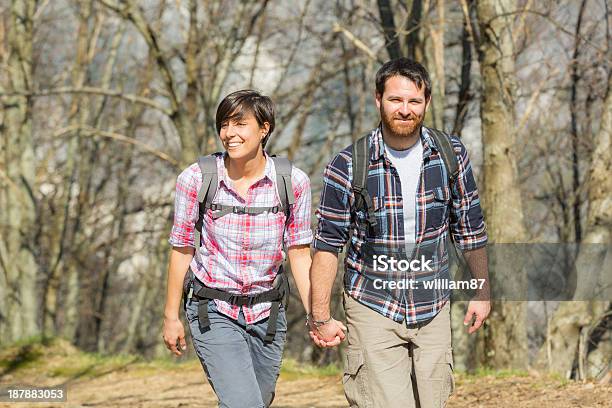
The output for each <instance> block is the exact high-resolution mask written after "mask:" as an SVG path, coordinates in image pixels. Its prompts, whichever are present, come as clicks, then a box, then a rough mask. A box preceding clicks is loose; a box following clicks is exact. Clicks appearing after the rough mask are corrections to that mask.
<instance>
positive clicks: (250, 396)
mask: <svg viewBox="0 0 612 408" xmlns="http://www.w3.org/2000/svg"><path fill="white" fill-rule="evenodd" d="M274 126H275V122H274V105H273V103H272V101H271V100H270V98H269V97H267V96H264V95H261V94H260V93H259V92H257V91H253V90H242V91H237V92H234V93H232V94H230V95H228V96H227V97H225V99H223V101H222V102H221V103H220V105H219V107H218V109H217V114H216V127H217V132H218V133H219V138H220V139H221V142H222V143H223V147H224V148H225V152H219V153H215V154H213V155H210V156H206V157H202V158H200V159H199V160H198V163H195V164H193V165H191V166H189V167H188V168H187V169H185V170H184V171H183V172H182V173H181V175H180V176H179V177H178V180H177V185H176V198H175V216H174V225H173V228H172V233H171V235H170V244H171V245H172V246H173V249H172V253H171V256H170V266H169V272H168V292H167V300H166V309H165V319H164V329H163V337H164V342H165V343H166V346H167V347H168V348H169V349H170V350H171V351H172V352H174V353H175V354H177V355H180V354H181V351H180V350H179V348H181V349H183V350H185V348H186V343H185V332H184V329H183V325H182V323H181V322H180V320H179V319H178V309H179V305H180V299H181V293H185V295H186V296H185V297H186V299H185V302H184V310H185V316H186V319H187V322H188V323H189V329H190V331H191V337H192V341H193V345H194V347H195V351H196V353H197V355H198V357H199V358H200V361H201V363H202V367H203V368H204V371H205V372H206V375H207V377H208V381H209V382H210V384H211V385H212V387H213V389H214V391H215V393H216V394H217V397H218V398H219V405H220V406H223V407H262V406H266V407H267V406H269V405H270V404H271V403H272V400H273V399H274V390H275V387H276V379H277V378H278V374H279V372H280V365H281V359H282V353H283V349H284V346H285V339H286V332H287V320H286V317H285V309H284V306H283V299H284V296H285V295H286V293H287V280H286V276H285V274H284V273H282V271H283V268H282V262H283V259H284V248H287V255H288V258H289V262H290V264H291V271H292V273H293V275H294V278H295V282H296V285H297V287H298V291H299V293H300V297H301V299H302V303H303V305H304V308H305V309H306V311H307V312H309V305H310V301H309V293H310V280H309V269H310V264H311V259H310V249H309V244H310V242H311V241H312V232H311V231H310V204H311V197H310V181H309V179H308V177H307V176H306V174H305V173H304V172H303V171H301V170H299V169H297V168H295V167H293V166H292V165H291V163H290V162H289V161H288V160H286V159H281V158H276V157H275V158H272V157H270V156H268V155H267V154H266V152H265V151H264V146H265V144H266V142H267V141H268V138H269V137H270V135H271V134H272V131H273V130H274ZM177 343H178V347H177Z"/></svg>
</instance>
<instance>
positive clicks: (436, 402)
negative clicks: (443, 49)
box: [308, 58, 490, 408]
mask: <svg viewBox="0 0 612 408" xmlns="http://www.w3.org/2000/svg"><path fill="white" fill-rule="evenodd" d="M375 96H376V106H377V107H378V110H379V112H380V119H381V122H380V124H379V126H378V127H377V128H376V129H374V130H372V131H371V132H370V133H369V134H368V135H366V136H365V137H364V138H361V139H359V140H357V141H356V142H355V143H354V144H353V145H351V146H348V147H347V148H345V149H344V150H343V151H342V152H340V153H339V154H337V155H336V156H335V157H334V158H333V159H332V160H331V162H330V163H329V164H328V165H327V167H326V169H325V172H324V174H323V182H324V184H323V190H322V193H321V202H320V206H319V209H318V211H317V218H318V228H317V231H316V235H315V240H314V243H313V246H314V248H315V250H316V252H315V255H314V259H313V263H312V267H311V273H310V277H311V301H312V308H311V311H312V314H311V315H309V316H308V322H309V325H310V330H311V337H312V339H313V341H314V342H315V343H316V344H317V345H319V346H321V347H333V346H336V345H338V344H339V343H340V342H341V341H342V340H344V338H345V336H346V337H348V347H347V348H346V353H345V359H344V360H345V361H344V364H345V366H344V378H343V384H344V389H345V394H346V398H347V400H348V402H349V404H350V406H351V407H421V408H430V407H436V408H437V407H443V406H444V405H445V404H446V400H447V399H448V397H449V396H450V394H451V393H452V392H453V389H454V381H453V373H452V369H453V356H452V347H451V329H450V302H449V299H450V292H449V290H448V289H447V288H448V285H447V286H444V285H442V286H432V285H429V286H428V285H427V283H428V282H429V283H431V282H432V281H439V280H440V279H447V280H448V279H450V277H449V266H448V263H449V261H448V259H449V258H448V249H447V245H446V242H447V238H449V237H450V238H451V239H452V241H453V244H454V245H455V247H456V248H457V249H458V250H459V251H461V252H463V254H464V256H465V259H466V261H467V264H468V266H469V267H470V271H471V273H472V277H473V278H476V279H481V281H482V282H484V284H482V285H479V289H478V290H477V291H476V292H475V296H474V297H473V298H472V300H471V301H470V302H469V304H468V308H467V312H466V315H465V319H464V324H465V325H466V326H469V328H468V331H469V333H473V332H475V331H476V330H477V329H478V328H479V327H480V326H481V325H482V323H483V321H484V320H485V319H486V318H487V316H488V314H489V312H490V303H489V285H488V272H487V257H486V249H485V246H486V243H487V234H486V228H485V223H484V218H483V215H482V211H481V208H480V200H479V196H478V190H477V188H476V183H475V180H474V176H473V174H472V167H471V165H470V161H469V159H468V154H467V151H466V148H465V146H464V145H463V144H462V143H461V141H460V140H459V139H458V138H457V137H453V136H448V135H446V134H444V133H442V132H440V131H437V130H435V129H430V128H426V127H424V126H423V120H424V118H425V114H426V112H427V109H428V107H429V105H430V102H431V83H430V79H429V74H428V73H427V70H426V69H425V68H424V67H423V66H422V65H421V64H419V63H417V62H415V61H413V60H410V59H407V58H399V59H395V60H392V61H389V62H387V63H386V64H384V65H383V66H382V67H381V68H380V70H379V71H378V72H377V74H376V95H375ZM347 242H348V244H349V245H348V249H347V254H346V257H345V262H344V266H345V275H344V309H345V314H346V319H347V322H346V325H347V327H348V334H347V335H345V331H346V330H347V328H346V327H345V326H344V325H343V324H342V323H341V322H339V321H337V320H335V319H333V317H332V316H331V313H330V297H331V289H332V286H333V282H334V279H335V276H336V269H337V264H338V254H339V253H340V252H341V251H342V249H343V247H344V246H345V244H346V243H347ZM380 248H386V250H388V251H387V253H381V252H385V249H383V250H382V251H381V249H380ZM398 248H405V252H403V254H404V255H405V256H406V258H407V259H405V260H404V262H405V263H404V265H411V266H412V265H418V264H419V263H418V262H417V263H415V262H408V261H410V260H412V261H414V260H416V259H420V260H421V264H422V265H424V266H426V267H423V268H421V269H418V268H417V270H412V269H411V270H403V269H401V270H398V268H392V267H391V268H389V267H388V266H389V265H398V263H395V264H390V263H388V262H385V263H384V265H385V268H383V269H380V268H379V267H378V266H379V265H380V264H382V262H378V263H377V262H376V257H377V256H378V257H379V259H383V258H382V257H380V255H386V256H385V259H388V258H389V256H392V255H396V254H397V253H401V251H400V252H396V249H398ZM374 254H376V255H374ZM426 258H427V259H426ZM425 264H426V265H425ZM377 265H378V266H377ZM430 265H431V266H432V268H430V267H429V266H430ZM407 281H409V282H411V283H410V284H406V282H407ZM427 288H429V289H427ZM432 288H433V289H432ZM473 319H474V320H473Z"/></svg>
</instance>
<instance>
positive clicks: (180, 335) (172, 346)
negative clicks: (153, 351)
mask: <svg viewBox="0 0 612 408" xmlns="http://www.w3.org/2000/svg"><path fill="white" fill-rule="evenodd" d="M162 332H163V334H162V337H163V338H164V343H165V344H166V348H167V349H168V350H170V351H171V352H172V353H173V354H174V355H177V356H181V355H182V354H183V353H181V350H183V351H184V350H187V343H186V342H185V329H184V328H183V323H181V321H180V320H179V319H178V318H176V319H169V318H165V319H164V327H163V329H162ZM177 346H178V347H177ZM179 347H180V350H179Z"/></svg>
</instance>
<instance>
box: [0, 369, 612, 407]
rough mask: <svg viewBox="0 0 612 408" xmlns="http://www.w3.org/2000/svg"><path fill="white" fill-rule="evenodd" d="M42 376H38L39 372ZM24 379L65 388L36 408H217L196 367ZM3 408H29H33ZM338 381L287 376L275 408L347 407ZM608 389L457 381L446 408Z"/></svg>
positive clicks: (591, 399) (568, 403)
mask: <svg viewBox="0 0 612 408" xmlns="http://www.w3.org/2000/svg"><path fill="white" fill-rule="evenodd" d="M39 373H40V371H39ZM23 374H25V373H20V374H19V375H18V376H17V375H9V376H4V377H2V378H1V379H0V386H6V385H8V384H15V383H30V384H38V385H43V384H44V385H48V386H50V385H54V384H59V383H62V382H64V383H66V385H67V390H68V402H66V403H61V404H58V403H56V404H38V403H37V404H35V407H41V408H42V407H118V406H122V407H123V406H127V407H130V408H137V407H147V408H148V407H152V408H157V407H184V408H189V407H216V402H215V401H216V400H215V397H214V394H213V392H212V390H211V388H210V386H209V385H208V384H206V383H205V381H204V377H203V373H202V371H201V369H200V367H199V366H198V365H197V364H187V365H185V366H184V367H182V368H180V369H178V368H159V369H157V368H148V367H142V366H141V367H131V366H127V367H122V368H119V369H115V370H112V371H111V372H108V373H100V374H98V375H97V376H95V377H94V378H91V377H89V376H81V377H79V376H77V378H72V379H62V378H58V377H55V378H49V377H46V376H44V375H42V374H34V373H30V374H28V375H27V377H22V375H23ZM0 406H1V407H5V406H6V407H13V408H14V407H19V406H32V404H31V403H11V404H1V403H0ZM346 406H347V404H346V401H345V399H344V395H343V392H342V384H341V379H340V377H339V376H313V375H300V374H299V373H289V374H284V375H282V376H281V378H280V380H279V383H278V386H277V398H276V400H275V403H274V407H276V408H281V407H287V408H288V407H294V408H306V407H321V408H324V407H325V408H331V407H334V408H335V407H346ZM611 406H612V385H599V384H592V383H587V384H579V383H564V382H562V381H558V380H553V379H549V378H542V377H535V376H532V377H520V376H519V377H517V376H511V377H507V378H501V379H500V378H493V377H467V376H458V379H457V392H456V393H455V395H454V396H453V397H452V398H451V401H450V402H449V404H448V407H449V408H463V407H470V408H472V407H495V408H506V407H511V408H522V407H534V408H548V407H550V408H566V407H567V408H569V407H571V408H574V407H585V408H586V407H588V408H592V407H611Z"/></svg>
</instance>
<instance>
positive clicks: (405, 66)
mask: <svg viewBox="0 0 612 408" xmlns="http://www.w3.org/2000/svg"><path fill="white" fill-rule="evenodd" d="M397 75H400V76H403V77H406V78H408V79H409V80H411V81H412V82H414V83H415V85H416V86H417V88H419V89H421V88H423V86H425V99H429V97H430V96H431V80H430V79H429V73H428V72H427V70H426V69H425V67H424V66H423V65H421V64H419V63H418V62H416V61H414V60H411V59H410V58H397V59H393V60H391V61H388V62H386V63H384V64H383V66H382V67H380V69H379V70H378V72H377V73H376V93H377V94H379V95H382V94H383V93H384V91H385V82H387V79H389V78H391V77H394V76H397Z"/></svg>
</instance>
